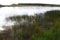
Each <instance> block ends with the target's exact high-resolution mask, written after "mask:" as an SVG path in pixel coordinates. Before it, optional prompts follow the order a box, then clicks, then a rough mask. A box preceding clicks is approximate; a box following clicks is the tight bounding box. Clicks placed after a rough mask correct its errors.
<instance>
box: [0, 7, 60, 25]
mask: <svg viewBox="0 0 60 40" xmlns="http://www.w3.org/2000/svg"><path fill="white" fill-rule="evenodd" d="M49 10H60V7H42V6H28V7H27V6H26V7H2V8H0V26H2V25H5V24H6V25H7V24H11V23H7V22H6V21H5V18H6V17H8V16H13V15H34V14H36V13H44V12H46V11H49Z"/></svg>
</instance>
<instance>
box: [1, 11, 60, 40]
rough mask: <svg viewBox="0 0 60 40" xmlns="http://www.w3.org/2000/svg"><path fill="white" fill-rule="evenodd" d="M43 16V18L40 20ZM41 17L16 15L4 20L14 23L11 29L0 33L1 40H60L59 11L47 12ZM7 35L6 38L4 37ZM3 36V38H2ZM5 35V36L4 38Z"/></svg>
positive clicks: (38, 15) (39, 15)
mask: <svg viewBox="0 0 60 40" xmlns="http://www.w3.org/2000/svg"><path fill="white" fill-rule="evenodd" d="M43 15H44V18H42V17H43ZM43 15H42V16H41V14H37V15H34V16H28V15H23V16H20V15H17V16H12V17H8V18H6V20H7V21H10V20H11V21H12V22H15V23H14V25H12V29H8V30H6V31H4V32H3V33H2V34H1V33H0V35H1V36H0V39H1V38H2V39H1V40H60V11H59V10H52V11H47V12H45V13H44V14H43ZM7 34H9V35H8V36H6V35H7ZM2 35H3V36H2ZM4 35H5V36H4Z"/></svg>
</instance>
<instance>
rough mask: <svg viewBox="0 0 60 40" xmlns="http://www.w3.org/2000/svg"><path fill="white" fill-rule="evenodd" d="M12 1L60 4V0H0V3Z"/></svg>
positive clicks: (10, 2)
mask: <svg viewBox="0 0 60 40" xmlns="http://www.w3.org/2000/svg"><path fill="white" fill-rule="evenodd" d="M13 3H16V4H17V3H46V4H59V5H60V0H0V4H3V5H10V4H13Z"/></svg>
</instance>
